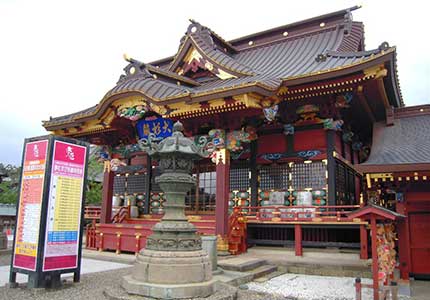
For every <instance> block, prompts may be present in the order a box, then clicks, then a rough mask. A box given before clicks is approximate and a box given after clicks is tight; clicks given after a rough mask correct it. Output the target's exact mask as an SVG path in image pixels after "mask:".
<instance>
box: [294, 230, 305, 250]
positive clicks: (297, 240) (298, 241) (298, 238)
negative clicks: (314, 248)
mask: <svg viewBox="0 0 430 300" xmlns="http://www.w3.org/2000/svg"><path fill="white" fill-rule="evenodd" d="M294 247H295V250H296V256H302V255H303V247H302V225H300V224H294Z"/></svg>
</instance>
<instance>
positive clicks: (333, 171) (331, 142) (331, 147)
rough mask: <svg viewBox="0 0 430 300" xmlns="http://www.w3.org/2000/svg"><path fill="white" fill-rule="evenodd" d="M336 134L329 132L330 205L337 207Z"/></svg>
mask: <svg viewBox="0 0 430 300" xmlns="http://www.w3.org/2000/svg"><path fill="white" fill-rule="evenodd" d="M335 135H336V132H335V131H333V130H327V173H328V179H327V181H328V191H327V192H328V201H327V202H328V205H336V160H335V159H334V157H333V153H334V151H335V147H334V143H335V137H336V136H335Z"/></svg>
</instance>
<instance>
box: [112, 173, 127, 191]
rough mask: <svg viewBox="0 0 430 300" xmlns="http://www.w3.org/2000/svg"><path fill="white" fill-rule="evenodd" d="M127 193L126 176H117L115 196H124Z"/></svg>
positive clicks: (114, 185) (114, 189)
mask: <svg viewBox="0 0 430 300" xmlns="http://www.w3.org/2000/svg"><path fill="white" fill-rule="evenodd" d="M125 192H126V180H125V176H115V177H114V179H113V194H114V195H115V194H119V195H123V194H124V193H125Z"/></svg>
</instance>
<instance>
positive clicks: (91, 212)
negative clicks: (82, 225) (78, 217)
mask: <svg viewBox="0 0 430 300" xmlns="http://www.w3.org/2000/svg"><path fill="white" fill-rule="evenodd" d="M101 212H102V208H101V207H100V206H93V205H87V206H85V208H84V218H85V219H100V215H101Z"/></svg>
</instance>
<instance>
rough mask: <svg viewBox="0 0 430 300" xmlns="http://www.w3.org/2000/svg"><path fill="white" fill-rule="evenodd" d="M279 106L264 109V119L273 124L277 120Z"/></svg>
mask: <svg viewBox="0 0 430 300" xmlns="http://www.w3.org/2000/svg"><path fill="white" fill-rule="evenodd" d="M278 109H279V107H278V105H277V104H275V105H273V106H272V107H267V108H263V112H264V117H265V118H266V120H267V121H269V122H273V121H275V119H276V115H277V114H278Z"/></svg>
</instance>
